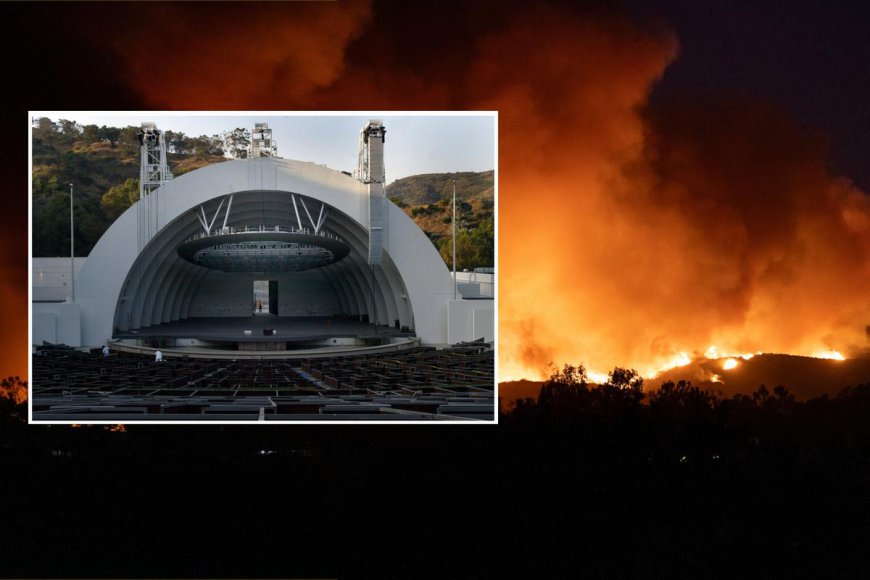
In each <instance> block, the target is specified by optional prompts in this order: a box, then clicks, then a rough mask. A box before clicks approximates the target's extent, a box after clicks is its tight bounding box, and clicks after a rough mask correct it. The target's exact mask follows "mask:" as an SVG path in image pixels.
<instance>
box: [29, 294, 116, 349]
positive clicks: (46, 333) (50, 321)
mask: <svg viewBox="0 0 870 580" xmlns="http://www.w3.org/2000/svg"><path fill="white" fill-rule="evenodd" d="M32 329H33V331H32V332H33V338H32V341H33V344H36V345H41V344H42V342H43V341H45V342H50V343H52V344H65V345H67V346H81V345H82V334H81V314H80V313H79V305H78V304H70V303H63V302H61V303H38V302H37V303H34V304H33V325H32ZM106 338H108V337H106Z"/></svg>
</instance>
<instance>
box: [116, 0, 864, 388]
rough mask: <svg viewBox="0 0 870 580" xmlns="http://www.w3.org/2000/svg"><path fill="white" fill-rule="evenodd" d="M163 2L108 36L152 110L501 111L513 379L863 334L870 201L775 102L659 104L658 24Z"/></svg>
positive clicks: (855, 340) (473, 10)
mask: <svg viewBox="0 0 870 580" xmlns="http://www.w3.org/2000/svg"><path fill="white" fill-rule="evenodd" d="M150 6H154V5H149V8H148V11H149V13H151V11H153V10H160V11H165V14H166V15H168V17H169V19H170V20H171V22H172V25H171V26H170V27H169V28H168V29H167V30H165V31H162V32H161V31H158V32H156V33H150V32H149V31H148V29H147V26H146V25H145V22H147V21H148V20H147V18H144V17H143V18H141V19H140V20H134V21H133V22H132V23H130V22H129V20H130V19H127V20H128V24H126V25H125V28H124V30H123V34H118V35H116V36H112V37H111V38H110V39H109V42H110V43H111V45H112V46H114V47H115V48H116V50H117V51H119V52H120V54H121V55H122V57H123V58H124V59H125V62H126V66H127V70H126V75H127V79H128V82H129V87H130V88H132V89H134V90H137V91H141V92H142V93H141V94H144V95H145V97H144V98H145V100H146V106H152V107H163V106H168V107H171V108H174V109H185V108H207V109H234V108H241V109H249V108H253V109H264V108H277V109H333V108H334V109H365V108H377V109H496V110H498V111H499V139H500V143H499V202H498V203H499V205H498V209H499V245H498V250H499V274H500V275H499V293H500V306H499V337H500V361H499V366H500V376H501V378H502V379H506V378H519V377H521V376H525V377H529V378H536V377H541V376H543V375H545V374H546V373H547V372H548V371H547V369H548V365H549V364H550V363H553V364H556V365H559V364H562V363H565V362H582V363H584V364H586V365H587V367H589V368H590V369H592V370H594V371H598V372H606V371H607V370H609V369H610V368H612V367H613V366H615V365H620V366H633V367H635V368H638V369H639V370H641V371H642V372H645V373H650V372H654V371H655V370H656V369H658V368H661V367H664V366H668V365H669V364H671V363H672V362H673V360H674V359H675V357H678V356H680V354H681V353H686V354H687V355H688V356H693V355H694V354H695V353H703V352H704V351H705V350H706V349H707V348H708V347H709V346H710V345H716V346H717V347H718V348H719V350H720V351H721V352H729V351H739V352H747V351H750V352H755V351H769V352H786V353H794V354H810V353H812V352H814V351H816V350H826V349H835V350H839V351H841V352H843V354H847V355H848V354H849V353H854V352H857V351H858V350H860V349H863V348H865V347H866V334H865V326H866V325H867V324H868V323H870V307H868V302H870V301H868V295H867V288H870V259H868V258H870V205H868V197H867V195H865V194H864V193H862V192H860V191H858V190H856V189H855V188H854V187H852V186H851V185H850V183H849V182H848V180H846V179H844V178H841V177H837V176H834V175H832V174H831V173H830V172H829V171H828V169H827V167H826V163H825V156H826V150H825V144H824V141H823V140H822V139H821V138H820V137H819V136H817V135H815V134H813V133H812V132H809V131H807V130H806V129H804V128H801V127H799V126H797V125H796V124H795V123H794V122H793V121H792V120H791V119H790V118H789V117H788V116H787V115H785V114H784V113H782V112H780V111H777V110H776V109H774V108H771V107H768V106H764V105H760V104H757V103H753V102H749V101H741V100H739V99H733V98H726V97H706V96H692V97H691V98H686V99H671V100H669V101H667V102H658V103H656V104H655V105H651V104H650V93H651V91H652V89H653V88H654V85H655V83H656V82H657V81H658V80H659V79H660V78H661V77H662V75H663V74H664V73H665V70H666V68H667V66H668V64H669V63H670V62H671V61H672V60H673V59H674V58H676V56H677V41H676V38H675V37H674V35H673V34H671V33H670V32H668V31H667V30H663V29H661V28H659V27H652V26H649V25H645V24H638V23H634V22H632V21H630V20H628V19H626V18H624V17H622V16H620V15H619V14H617V13H615V12H613V11H611V10H608V9H607V8H606V7H605V8H601V7H600V6H597V7H596V8H594V9H580V8H573V7H572V8H564V7H559V6H554V5H550V6H541V5H539V4H524V5H522V7H521V9H519V8H517V9H515V10H513V11H511V10H508V9H506V8H504V7H503V6H500V5H499V4H492V5H487V4H476V5H475V6H474V7H468V6H465V5H463V4H462V3H456V4H455V5H454V4H450V3H448V5H444V6H441V7H440V8H439V9H435V8H433V9H427V11H426V12H425V13H421V12H416V13H414V14H409V13H408V12H409V11H410V10H411V9H410V8H408V7H407V6H406V5H405V3H398V2H397V3H388V2H375V3H373V4H370V3H367V2H357V3H346V2H340V3H335V4H332V3H327V4H322V3H312V4H311V5H305V6H304V7H303V6H300V4H299V3H286V4H285V3H275V4H274V5H270V6H269V7H268V9H267V14H266V18H263V12H262V11H261V8H258V9H257V12H251V13H249V12H248V9H247V8H246V7H245V8H244V9H242V8H239V7H227V8H224V7H222V5H217V7H216V8H215V11H214V12H210V13H208V14H206V15H205V16H203V11H202V10H199V9H198V8H197V9H196V10H194V9H193V8H191V7H190V6H194V7H198V4H193V5H190V6H187V7H185V6H184V5H182V7H180V8H179V7H169V6H167V7H163V6H162V5H161V7H159V8H158V7H154V8H151V7H150ZM251 14H256V15H257V16H256V17H254V16H252V15H251ZM260 23H262V24H263V26H262V27H261V28H262V35H261V34H258V33H257V30H258V25H259V24H260ZM148 34H153V35H154V36H153V38H154V40H155V42H154V43H133V42H131V40H130V39H131V38H141V37H143V35H148ZM155 62H159V67H155V66H154V65H153V64H152V63H155ZM155 79H159V82H155Z"/></svg>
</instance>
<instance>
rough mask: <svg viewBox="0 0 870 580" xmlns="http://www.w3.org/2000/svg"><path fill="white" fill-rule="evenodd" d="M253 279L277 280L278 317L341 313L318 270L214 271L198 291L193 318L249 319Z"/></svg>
mask: <svg viewBox="0 0 870 580" xmlns="http://www.w3.org/2000/svg"><path fill="white" fill-rule="evenodd" d="M254 280H277V281H278V315H279V316H332V315H335V314H342V311H341V305H340V304H339V301H338V298H337V297H336V294H335V289H334V288H333V286H332V284H331V283H330V282H329V281H328V280H327V279H326V277H325V276H324V274H323V273H322V272H320V271H319V270H309V271H306V272H287V273H271V274H252V273H243V274H242V273H226V272H219V271H216V270H211V271H209V272H208V273H207V274H206V275H205V277H204V278H203V279H202V281H201V282H200V283H199V285H198V286H197V288H196V291H195V293H194V298H193V301H192V303H191V306H190V316H206V317H233V316H250V315H251V313H252V306H253V294H254V291H253V285H254Z"/></svg>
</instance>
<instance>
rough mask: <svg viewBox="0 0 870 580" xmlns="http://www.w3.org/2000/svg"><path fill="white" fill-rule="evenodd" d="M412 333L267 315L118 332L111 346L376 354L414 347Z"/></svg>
mask: <svg viewBox="0 0 870 580" xmlns="http://www.w3.org/2000/svg"><path fill="white" fill-rule="evenodd" d="M417 343H418V340H417V339H416V338H415V336H414V333H413V332H409V331H402V330H400V329H396V328H392V327H388V326H375V325H374V324H370V323H368V322H361V321H359V320H358V319H353V318H347V317H326V316H307V317H279V316H275V315H271V314H255V315H253V316H245V317H233V318H218V317H201V318H188V319H185V320H179V321H176V322H169V323H165V324H159V325H154V326H150V327H148V328H142V329H136V330H131V331H127V332H119V333H117V334H116V335H115V336H114V341H113V347H114V348H117V349H119V350H125V351H127V352H146V353H147V352H153V351H154V350H156V349H157V348H160V349H161V350H163V351H164V354H166V355H168V356H172V355H173V354H176V353H177V354H184V355H192V356H196V355H202V356H219V355H220V354H221V353H226V354H230V355H231V356H242V357H244V356H253V357H262V356H271V357H279V356H311V355H316V354H318V353H323V354H336V353H346V354H347V353H351V352H357V351H360V352H362V351H366V352H377V351H382V350H391V349H396V348H401V347H405V346H409V345H413V344H417Z"/></svg>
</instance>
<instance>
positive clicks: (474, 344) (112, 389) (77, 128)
mask: <svg viewBox="0 0 870 580" xmlns="http://www.w3.org/2000/svg"><path fill="white" fill-rule="evenodd" d="M496 131H497V115H496V113H494V112H473V113H472V112H443V113H398V112H389V113H367V112H341V113H277V112H268V113H263V114H260V113H238V112H233V113H221V112H208V113H203V112H196V113H183V112H154V111H151V112H132V113H128V112H125V113H116V112H104V113H95V112H80V113H77V112H32V113H31V134H32V141H31V177H32V185H31V234H32V235H31V243H32V245H31V280H32V284H31V286H32V294H31V315H30V320H31V328H30V342H31V345H32V356H31V374H30V376H31V393H30V399H29V401H30V403H29V404H30V414H31V416H30V420H31V422H32V423H101V422H105V423H138V422H166V421H171V422H197V423H199V422H323V421H328V422H336V421H338V422H346V421H350V422H369V421H373V422H384V421H399V422H403V423H407V422H426V423H429V422H433V421H438V422H469V421H472V422H495V421H496V420H497V414H496V399H497V397H496V388H495V387H496V381H495V368H494V366H495V353H496V312H497V308H496V273H497V270H496V255H495V248H496V221H497V212H496V208H497V193H496V190H497V176H496V170H497V152H496V146H497V145H496V143H497V142H496Z"/></svg>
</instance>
